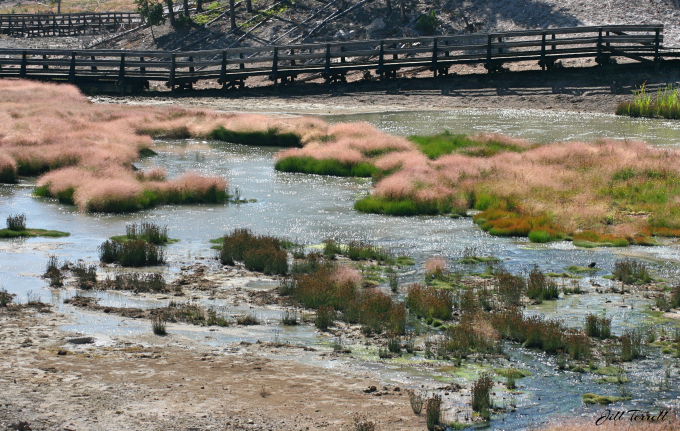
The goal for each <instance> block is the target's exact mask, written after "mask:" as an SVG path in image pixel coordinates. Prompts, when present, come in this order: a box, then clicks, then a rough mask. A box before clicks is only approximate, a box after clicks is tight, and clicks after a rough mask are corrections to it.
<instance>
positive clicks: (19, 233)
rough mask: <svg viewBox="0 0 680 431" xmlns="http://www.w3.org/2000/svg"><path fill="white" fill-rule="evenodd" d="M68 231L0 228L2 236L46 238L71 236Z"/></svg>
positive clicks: (0, 235) (0, 236)
mask: <svg viewBox="0 0 680 431" xmlns="http://www.w3.org/2000/svg"><path fill="white" fill-rule="evenodd" d="M70 235H71V234H70V233H68V232H60V231H58V230H47V229H31V228H27V229H24V230H11V229H7V228H5V229H0V238H35V237H38V236H41V237H46V238H62V237H65V236H70Z"/></svg>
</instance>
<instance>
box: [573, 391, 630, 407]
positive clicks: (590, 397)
mask: <svg viewBox="0 0 680 431" xmlns="http://www.w3.org/2000/svg"><path fill="white" fill-rule="evenodd" d="M630 399H631V397H617V396H615V395H597V394H593V393H587V394H583V395H582V396H581V400H582V401H583V404H601V405H608V404H612V403H617V402H619V401H627V400H630Z"/></svg>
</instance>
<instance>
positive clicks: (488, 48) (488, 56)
mask: <svg viewBox="0 0 680 431" xmlns="http://www.w3.org/2000/svg"><path fill="white" fill-rule="evenodd" d="M489 69H491V35H489V37H488V39H487V42H486V70H489Z"/></svg>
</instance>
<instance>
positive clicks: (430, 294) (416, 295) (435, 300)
mask: <svg viewBox="0 0 680 431" xmlns="http://www.w3.org/2000/svg"><path fill="white" fill-rule="evenodd" d="M405 303H406V305H407V306H408V308H409V310H410V311H411V312H412V313H414V314H416V315H418V316H421V317H424V318H432V319H440V320H450V319H451V313H452V312H453V296H452V294H451V292H449V291H446V290H439V289H435V288H434V287H431V286H426V285H423V284H412V285H410V286H408V288H407V296H406V300H405Z"/></svg>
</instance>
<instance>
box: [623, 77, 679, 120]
mask: <svg viewBox="0 0 680 431" xmlns="http://www.w3.org/2000/svg"><path fill="white" fill-rule="evenodd" d="M679 94H680V88H678V87H674V86H673V84H669V85H667V86H666V87H665V88H663V89H659V90H657V91H656V94H655V95H654V97H652V93H650V92H649V91H648V89H647V85H646V83H645V84H642V86H641V87H640V88H639V89H637V90H634V91H633V101H632V102H622V103H621V104H619V105H618V106H617V107H616V115H624V116H629V117H649V118H669V119H679V118H680V99H679V97H678V95H679Z"/></svg>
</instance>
